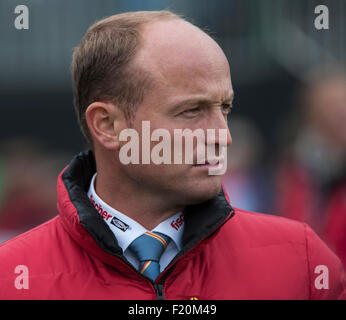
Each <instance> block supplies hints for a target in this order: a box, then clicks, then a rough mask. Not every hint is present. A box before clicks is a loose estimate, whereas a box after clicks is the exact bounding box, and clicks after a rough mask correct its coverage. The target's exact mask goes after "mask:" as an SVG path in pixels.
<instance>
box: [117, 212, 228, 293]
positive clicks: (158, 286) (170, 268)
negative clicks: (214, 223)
mask: <svg viewBox="0 0 346 320" xmlns="http://www.w3.org/2000/svg"><path fill="white" fill-rule="evenodd" d="M233 215H234V210H231V211H230V213H229V216H228V217H227V218H226V219H225V220H224V221H223V222H222V223H221V224H220V225H219V226H218V227H216V228H215V229H214V230H213V231H211V232H209V233H208V234H207V235H206V236H205V237H203V238H202V239H201V240H199V241H198V242H197V243H196V244H195V245H194V246H192V247H191V248H189V249H188V250H186V252H184V253H183V254H181V255H178V256H176V257H175V258H174V259H173V260H172V261H171V262H170V263H169V265H168V268H167V270H166V271H165V273H164V274H163V275H162V278H161V281H160V282H158V283H156V282H154V283H153V282H152V281H151V279H149V278H148V277H146V276H144V275H143V274H141V273H140V272H138V270H137V269H136V268H135V267H134V266H133V265H132V264H131V263H129V262H127V260H126V259H125V258H123V257H122V256H119V255H117V257H118V258H119V259H120V260H121V261H123V262H124V263H125V264H127V265H128V266H129V267H131V269H133V270H134V271H135V272H136V273H137V274H139V275H140V276H142V277H144V278H145V279H148V280H149V281H150V283H151V284H152V285H153V287H154V290H155V293H156V297H157V300H165V296H164V293H163V288H164V284H165V280H166V279H167V278H168V277H169V275H170V274H171V273H172V272H173V270H174V267H175V264H176V262H177V261H178V260H180V259H181V257H182V256H183V255H185V254H186V253H187V252H189V251H190V250H191V249H192V248H193V247H195V246H196V245H198V244H199V243H200V242H202V241H203V240H205V239H207V238H208V237H210V236H211V235H212V234H213V233H214V232H216V231H217V230H218V229H219V228H221V227H222V226H223V225H224V224H225V223H226V222H227V221H228V220H229V219H231V218H232V217H233Z"/></svg>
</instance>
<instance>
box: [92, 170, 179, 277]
mask: <svg viewBox="0 0 346 320" xmlns="http://www.w3.org/2000/svg"><path fill="white" fill-rule="evenodd" d="M96 175H97V173H95V174H94V176H93V178H92V179H91V183H90V187H89V191H88V197H89V199H90V201H91V202H92V204H93V205H94V207H95V209H96V210H97V211H98V213H99V214H100V215H101V217H102V218H103V219H104V220H105V222H106V223H107V225H108V226H109V228H110V229H111V230H112V232H113V233H114V235H115V237H116V239H117V240H118V244H119V246H120V247H121V248H122V250H123V253H124V256H125V258H126V259H127V260H128V261H129V262H130V263H131V264H132V265H133V266H134V267H135V268H136V269H137V270H138V268H139V261H138V259H137V257H136V256H135V255H134V254H133V253H132V252H131V251H130V250H129V249H128V247H129V245H130V244H131V242H132V241H133V240H135V239H136V238H138V237H139V236H141V235H142V234H143V233H145V232H147V231H157V232H161V233H163V234H165V235H167V236H169V237H170V238H171V241H170V242H169V244H168V246H167V248H166V250H165V251H164V252H163V253H162V256H161V259H160V271H161V272H162V271H163V270H164V269H165V268H166V266H167V265H168V264H169V263H170V262H171V261H172V259H173V258H174V257H175V255H176V254H177V253H178V252H179V251H180V250H181V247H182V236H183V232H184V215H183V213H181V212H178V213H176V214H175V215H174V216H172V217H170V218H168V219H167V220H165V221H163V222H161V223H160V224H159V225H157V226H156V227H155V228H154V229H153V230H147V229H146V228H144V227H143V226H142V225H141V224H139V223H138V222H137V221H135V220H133V219H131V218H130V217H128V216H127V215H125V214H123V213H121V212H119V211H118V210H116V209H114V208H112V207H111V206H110V205H108V204H107V203H105V202H104V201H103V200H102V199H101V198H100V197H99V196H98V195H97V194H96V192H95V188H94V181H95V178H96Z"/></svg>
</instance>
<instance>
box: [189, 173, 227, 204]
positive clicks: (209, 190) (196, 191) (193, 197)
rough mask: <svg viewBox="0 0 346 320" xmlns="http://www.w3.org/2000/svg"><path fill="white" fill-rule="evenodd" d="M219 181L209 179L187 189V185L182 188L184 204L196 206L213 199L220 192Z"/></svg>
mask: <svg viewBox="0 0 346 320" xmlns="http://www.w3.org/2000/svg"><path fill="white" fill-rule="evenodd" d="M221 186H222V185H221V179H217V177H211V178H210V179H209V181H203V182H198V183H197V184H194V185H193V186H190V187H188V184H186V185H185V186H184V188H182V190H183V191H184V196H183V197H184V198H185V199H186V204H187V205H190V204H197V203H201V202H204V201H207V200H210V199H212V198H215V197H216V196H217V195H218V194H219V193H220V191H221Z"/></svg>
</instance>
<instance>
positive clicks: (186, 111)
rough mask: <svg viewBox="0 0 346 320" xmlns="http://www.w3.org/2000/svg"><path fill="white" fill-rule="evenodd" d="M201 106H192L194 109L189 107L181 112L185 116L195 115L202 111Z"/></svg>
mask: <svg viewBox="0 0 346 320" xmlns="http://www.w3.org/2000/svg"><path fill="white" fill-rule="evenodd" d="M200 110H201V109H200V107H196V108H192V109H188V110H185V111H183V112H182V113H181V115H185V116H195V115H197V114H198V113H199V112H200Z"/></svg>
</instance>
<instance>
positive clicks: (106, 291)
mask: <svg viewBox="0 0 346 320" xmlns="http://www.w3.org/2000/svg"><path fill="white" fill-rule="evenodd" d="M58 210H59V215H58V216H57V217H55V218H53V219H52V220H50V221H48V222H46V223H45V224H42V225H40V226H38V227H36V228H35V229H32V230H30V231H28V232H26V233H24V234H22V235H20V236H18V237H16V238H14V239H12V240H9V241H7V242H6V243H4V244H2V245H1V246H0V299H156V293H155V290H154V287H153V285H152V284H151V282H150V281H149V280H148V279H146V278H144V277H143V276H141V275H140V274H138V273H137V272H135V271H134V270H133V269H132V268H131V267H130V266H128V265H127V264H126V263H124V262H123V261H122V260H121V259H119V258H118V257H115V256H112V255H110V254H108V253H106V252H105V251H103V250H102V249H101V248H100V247H99V246H98V245H97V244H96V242H95V241H94V239H93V238H92V237H91V235H90V234H89V233H88V232H87V231H86V230H85V229H84V227H83V226H82V225H81V224H80V223H79V219H78V216H77V212H76V208H75V207H74V205H73V203H72V202H71V201H70V199H69V196H68V193H67V190H66V188H65V185H64V184H63V182H62V180H61V175H60V177H59V180H58ZM211 214H212V213H211ZM18 265H25V266H27V267H28V271H29V278H28V279H29V288H28V289H21V290H19V289H16V287H15V285H14V284H15V279H16V277H18V274H16V273H15V272H14V270H15V268H16V266H18ZM318 265H325V266H326V267H327V268H328V270H329V288H328V289H317V288H316V287H315V279H316V277H318V274H316V273H315V268H316V266H318ZM164 276H165V274H164V273H163V274H161V275H160V277H159V278H158V279H157V281H160V279H161V278H162V277H164ZM164 296H165V298H166V299H189V298H190V297H197V298H199V299H202V300H203V299H338V298H340V299H342V298H343V299H344V298H345V274H344V272H343V270H342V266H341V263H340V261H339V259H338V258H337V257H336V256H335V255H334V254H333V253H332V252H331V251H330V250H329V249H328V248H327V246H326V245H325V244H324V243H323V242H322V241H321V240H320V239H319V238H318V237H317V236H316V234H315V233H314V232H313V231H312V230H311V229H310V228H309V227H308V226H307V225H305V224H303V223H300V222H296V221H293V220H288V219H286V218H283V217H276V216H270V215H264V214H257V213H251V212H246V211H242V210H238V209H235V215H234V217H232V218H231V219H229V220H228V221H227V222H226V223H225V224H224V225H223V226H222V227H221V228H220V229H219V231H218V232H216V233H214V234H213V235H212V236H211V237H209V238H208V237H205V238H204V239H203V240H202V241H200V242H199V243H198V244H196V245H195V246H194V247H193V248H192V249H190V250H189V251H188V252H187V253H185V254H184V255H183V256H182V257H181V258H180V259H179V260H178V261H177V262H176V266H175V268H174V270H173V272H171V273H170V274H169V275H168V277H167V279H166V281H165V284H164Z"/></svg>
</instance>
